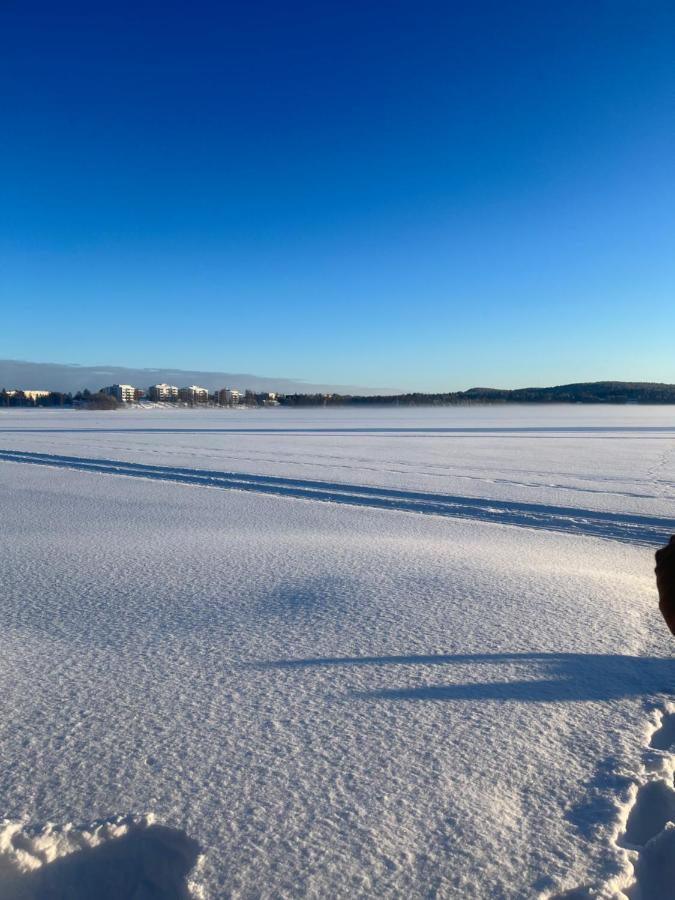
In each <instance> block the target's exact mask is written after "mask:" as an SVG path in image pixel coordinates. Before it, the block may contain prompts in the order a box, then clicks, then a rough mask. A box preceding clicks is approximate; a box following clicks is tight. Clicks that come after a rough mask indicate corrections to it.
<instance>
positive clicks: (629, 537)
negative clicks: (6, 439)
mask: <svg viewBox="0 0 675 900" xmlns="http://www.w3.org/2000/svg"><path fill="white" fill-rule="evenodd" d="M0 461H4V462H12V463H28V464H32V465H40V466H52V467H57V468H65V469H74V470H77V471H82V472H92V473H99V474H104V475H122V476H126V477H132V478H145V479H150V480H159V481H170V482H175V483H178V484H191V485H199V486H201V487H210V488H220V489H223V490H237V491H250V492H254V493H259V494H272V495H275V496H280V497H289V498H292V499H295V500H318V501H323V502H325V503H342V504H346V505H349V506H365V507H369V508H373V509H388V510H395V511H399V512H416V513H423V514H426V515H435V516H447V517H451V518H457V519H475V520H478V521H481V522H492V523H494V524H498V525H515V526H517V527H521V528H536V529H544V530H546V531H558V532H566V533H571V534H581V535H588V536H592V537H601V538H606V539H608V540H615V541H624V542H630V543H634V544H645V545H649V546H652V545H659V544H662V543H664V541H665V540H667V538H668V536H669V534H670V532H671V530H675V527H674V526H675V522H674V521H673V520H671V519H665V518H658V517H651V516H638V515H630V514H623V513H615V512H603V511H598V510H589V509H579V508H574V507H563V506H548V505H545V504H537V503H518V502H511V501H507V500H488V499H482V498H476V497H461V496H453V495H448V494H436V493H426V492H422V491H408V490H395V489H393V488H380V487H371V486H369V485H354V484H343V483H340V482H325V481H309V480H305V479H303V480H299V479H294V478H284V477H278V476H272V475H249V474H244V473H240V472H219V471H207V470H203V469H189V468H179V467H173V466H153V465H145V464H143V463H132V462H125V461H123V460H111V459H89V458H83V457H77V456H58V455H54V454H47V453H31V452H25V451H20V450H0Z"/></svg>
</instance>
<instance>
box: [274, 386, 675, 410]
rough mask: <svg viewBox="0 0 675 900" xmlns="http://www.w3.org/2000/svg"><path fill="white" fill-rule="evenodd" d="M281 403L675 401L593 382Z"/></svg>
mask: <svg viewBox="0 0 675 900" xmlns="http://www.w3.org/2000/svg"><path fill="white" fill-rule="evenodd" d="M279 402H280V403H281V404H282V405H284V406H372V405H378V406H467V405H479V404H493V403H663V404H666V403H675V384H658V383H651V382H640V381H595V382H587V383H582V384H563V385H559V386H558V387H546V388H517V389H516V390H513V391H507V390H500V389H499V388H471V389H470V390H468V391H456V392H452V393H450V392H448V393H444V394H420V393H415V394H396V395H394V396H375V397H361V396H351V395H343V394H286V395H285V396H282V397H279Z"/></svg>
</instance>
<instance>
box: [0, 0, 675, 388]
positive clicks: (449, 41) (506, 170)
mask: <svg viewBox="0 0 675 900" xmlns="http://www.w3.org/2000/svg"><path fill="white" fill-rule="evenodd" d="M0 109H1V111H2V118H1V122H2V136H1V139H0V172H1V176H0V300H1V302H2V321H1V323H0V357H5V358H6V357H11V358H20V359H29V360H34V361H49V362H77V363H83V364H97V363H109V364H117V365H134V366H136V365H148V366H178V367H184V368H200V369H218V370H225V371H246V372H252V373H257V374H265V375H280V376H282V375H283V376H288V377H299V378H304V379H307V380H310V381H318V382H328V383H351V384H361V385H369V386H392V387H401V388H415V389H428V390H445V389H454V388H466V387H471V386H473V385H493V386H518V385H526V384H527V385H531V384H552V383H561V382H567V381H581V380H594V379H604V378H612V379H627V380H663V381H671V382H675V350H674V347H675V339H674V333H675V291H674V289H675V4H673V3H672V0H667V2H650V0H634V2H625V0H607V2H603V0H583V2H577V0H565V2H562V0H561V2H552V3H547V2H541V0H537V2H531V3H520V2H503V0H499V2H480V0H477V2H476V0H472V2H463V3H458V2H451V0H445V2H438V3H430V2H425V0H414V2H412V0H411V2H397V0H388V2H377V3H376V2H368V0H363V2H350V0H340V2H336V3H332V2H323V0H322V2H312V3H309V2H306V3H305V2H293V0H284V2H278V0H275V2H255V0H252V2H243V3H242V2H236V3H235V2H199V0H196V2H192V3H187V2H181V3H177V2H171V0H164V2H144V0H135V2H133V3H127V2H124V0H116V2H114V3H113V2H107V0H103V2H100V3H99V2H91V0H87V2H81V3H74V2H69V0H60V2H58V3H57V2H52V0H48V2H31V0H3V2H2V4H1V5H0Z"/></svg>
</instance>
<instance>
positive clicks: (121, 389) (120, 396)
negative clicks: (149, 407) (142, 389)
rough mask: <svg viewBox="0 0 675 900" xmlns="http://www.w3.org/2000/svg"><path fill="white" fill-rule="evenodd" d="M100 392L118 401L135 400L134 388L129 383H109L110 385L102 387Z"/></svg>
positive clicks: (129, 401) (128, 401)
mask: <svg viewBox="0 0 675 900" xmlns="http://www.w3.org/2000/svg"><path fill="white" fill-rule="evenodd" d="M102 393H103V394H107V395H108V396H109V397H114V398H115V399H116V400H118V401H119V402H120V403H133V401H134V400H136V388H135V387H133V386H132V385H130V384H111V385H110V387H104V388H103V390H102Z"/></svg>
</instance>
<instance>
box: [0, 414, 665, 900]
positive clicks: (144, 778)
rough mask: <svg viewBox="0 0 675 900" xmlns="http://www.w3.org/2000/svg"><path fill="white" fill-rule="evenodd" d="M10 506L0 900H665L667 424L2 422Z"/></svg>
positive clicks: (105, 417)
mask: <svg viewBox="0 0 675 900" xmlns="http://www.w3.org/2000/svg"><path fill="white" fill-rule="evenodd" d="M0 492H1V494H0V496H1V497H2V507H1V508H2V524H3V532H2V533H3V554H2V557H3V564H2V592H1V595H0V604H1V607H0V609H1V611H2V618H1V620H0V621H1V622H2V624H1V628H2V647H3V652H2V654H0V704H1V708H2V716H1V717H0V741H1V742H2V748H3V763H4V764H3V770H2V775H1V776H0V803H1V805H0V823H1V822H2V820H3V819H4V820H5V821H4V824H0V888H2V889H3V890H4V891H5V893H4V894H2V892H1V891H0V896H5V895H6V896H11V897H17V898H19V897H20V898H22V900H23V898H37V897H40V896H43V895H44V894H45V892H46V891H47V890H52V892H53V894H54V896H59V897H60V896H73V897H75V896H78V897H79V896H84V895H83V894H81V893H80V894H77V893H76V890H80V891H81V889H82V885H83V884H86V883H87V882H86V879H87V878H98V879H99V880H100V882H101V884H103V883H104V882H106V880H107V883H108V885H109V893H108V894H107V895H105V894H101V896H113V895H114V891H115V890H117V892H118V893H119V888H115V887H114V883H113V882H111V881H110V878H112V877H113V876H112V875H111V874H110V873H111V872H112V871H113V870H114V871H115V872H116V873H117V874H116V875H115V876H114V877H117V878H119V879H122V881H121V882H119V883H123V884H124V886H125V887H124V890H125V891H126V890H127V885H132V887H129V889H128V890H129V896H134V895H133V894H132V893H131V890H132V889H133V890H138V891H140V890H141V889H142V888H143V884H144V883H145V882H144V881H143V879H146V880H147V879H148V878H150V879H152V878H155V879H156V882H157V883H156V885H155V886H154V887H153V889H154V890H155V891H156V893H155V894H148V896H161V897H167V898H168V897H182V896H185V897H187V896H190V895H192V896H194V897H204V898H219V897H275V898H276V897H288V898H296V897H316V898H323V897H335V898H355V897H356V898H358V897H372V896H377V897H391V898H398V897H401V898H403V897H406V898H407V897H419V898H422V897H430V896H436V897H451V898H481V900H482V898H486V897H490V898H493V897H494V898H514V900H515V898H524V897H533V898H535V897H541V898H544V897H552V896H557V895H561V896H567V897H607V898H609V897H622V896H623V897H630V898H633V900H638V898H642V900H644V898H650V900H651V898H656V900H658V898H665V897H672V893H669V891H672V888H671V887H670V885H671V884H672V877H671V876H672V874H673V863H672V859H673V858H675V828H674V827H673V826H672V825H671V824H670V822H671V820H675V790H673V772H674V771H675V755H673V742H675V706H671V698H672V693H673V688H674V686H675V661H674V660H673V659H672V650H673V644H672V638H671V637H670V636H669V634H668V633H667V631H666V629H665V626H664V625H663V624H662V622H661V620H660V617H659V614H658V611H657V608H656V597H655V589H654V583H653V574H652V567H653V561H652V559H653V551H654V549H655V547H656V546H658V544H659V543H660V542H662V541H663V540H665V539H666V538H667V537H668V536H669V534H670V531H671V529H672V530H675V411H673V410H671V409H670V408H668V407H663V408H646V407H629V406H627V407H608V408H598V407H585V406H580V407H559V408H555V407H551V408H539V407H518V408H508V407H504V408H485V407H476V408H468V409H466V408H465V409H438V410H433V409H432V410H428V409H427V410H421V409H417V410H405V409H392V410H372V409H371V410H356V411H353V410H308V411H291V410H287V409H269V410H259V411H245V412H233V411H230V410H214V411H211V412H198V411H193V410H189V409H184V410H176V411H174V412H172V411H167V410H126V411H119V412H109V413H91V412H86V411H76V412H63V411H47V410H27V411H23V410H3V411H1V412H0ZM106 867H107V868H106ZM106 873H107V874H106ZM3 879H4V882H3ZM124 879H126V880H124ZM78 885H79V887H78ZM111 885H112V886H111ZM143 889H146V890H147V888H143ZM59 890H60V891H61V893H60V894H59V893H57V892H58V891H59ZM69 890H70V893H68V891H69ZM10 891H11V892H12V893H10ZM110 891H113V893H110ZM157 891H159V893H157ZM41 892H42V894H41ZM138 896H145V895H144V894H142V893H139V894H138Z"/></svg>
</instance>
